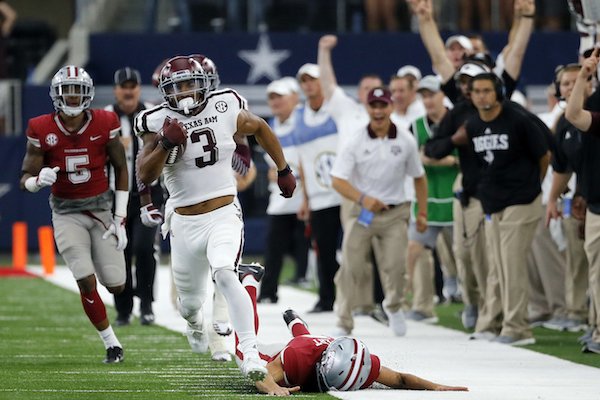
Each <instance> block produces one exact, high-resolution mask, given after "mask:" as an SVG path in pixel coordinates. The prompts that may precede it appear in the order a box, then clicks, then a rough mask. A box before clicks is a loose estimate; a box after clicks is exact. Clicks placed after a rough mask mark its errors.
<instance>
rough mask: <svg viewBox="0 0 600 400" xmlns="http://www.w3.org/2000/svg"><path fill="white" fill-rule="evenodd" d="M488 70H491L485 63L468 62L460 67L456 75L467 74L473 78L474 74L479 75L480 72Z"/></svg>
mask: <svg viewBox="0 0 600 400" xmlns="http://www.w3.org/2000/svg"><path fill="white" fill-rule="evenodd" d="M487 72H491V70H490V69H489V68H488V67H487V66H485V65H483V64H480V63H473V62H466V63H464V64H463V66H462V67H460V69H459V70H458V72H457V73H456V76H461V75H467V76H470V77H471V78H472V77H474V76H477V75H479V74H484V73H487Z"/></svg>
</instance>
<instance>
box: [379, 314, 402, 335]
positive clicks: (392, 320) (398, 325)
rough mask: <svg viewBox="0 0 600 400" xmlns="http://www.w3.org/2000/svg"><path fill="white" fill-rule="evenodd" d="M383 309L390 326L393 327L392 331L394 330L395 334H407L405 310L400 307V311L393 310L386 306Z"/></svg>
mask: <svg viewBox="0 0 600 400" xmlns="http://www.w3.org/2000/svg"><path fill="white" fill-rule="evenodd" d="M383 310H384V311H385V313H386V314H387V316H388V321H389V324H390V328H392V332H394V335H396V336H404V335H406V318H405V317H404V311H402V309H401V308H400V309H398V311H395V312H391V311H390V310H388V309H387V308H385V307H384V308H383Z"/></svg>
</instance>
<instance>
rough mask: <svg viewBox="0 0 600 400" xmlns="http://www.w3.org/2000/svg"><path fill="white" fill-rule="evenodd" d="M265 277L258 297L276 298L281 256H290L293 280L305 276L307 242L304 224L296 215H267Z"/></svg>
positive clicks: (281, 262) (281, 263)
mask: <svg viewBox="0 0 600 400" xmlns="http://www.w3.org/2000/svg"><path fill="white" fill-rule="evenodd" d="M268 224H269V227H268V233H267V249H266V250H267V251H266V254H265V276H264V278H263V280H262V284H261V287H260V297H264V298H266V297H276V296H277V287H278V285H279V275H280V274H281V267H282V265H283V256H284V255H285V254H290V255H291V256H293V257H294V261H295V263H296V273H295V275H294V279H296V280H297V279H299V278H304V277H305V276H306V267H307V262H308V247H309V240H308V238H306V237H305V236H304V222H302V221H299V220H298V218H297V217H296V214H285V215H269V217H268Z"/></svg>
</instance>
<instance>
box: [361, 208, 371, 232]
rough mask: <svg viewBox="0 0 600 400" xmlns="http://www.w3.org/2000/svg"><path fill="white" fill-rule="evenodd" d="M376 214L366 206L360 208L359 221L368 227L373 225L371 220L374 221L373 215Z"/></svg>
mask: <svg viewBox="0 0 600 400" xmlns="http://www.w3.org/2000/svg"><path fill="white" fill-rule="evenodd" d="M374 215H375V214H374V213H373V212H372V211H369V210H367V209H366V208H362V209H361V210H360V214H358V223H359V224H361V225H362V226H364V227H365V228H368V227H369V226H370V225H371V221H373V216H374Z"/></svg>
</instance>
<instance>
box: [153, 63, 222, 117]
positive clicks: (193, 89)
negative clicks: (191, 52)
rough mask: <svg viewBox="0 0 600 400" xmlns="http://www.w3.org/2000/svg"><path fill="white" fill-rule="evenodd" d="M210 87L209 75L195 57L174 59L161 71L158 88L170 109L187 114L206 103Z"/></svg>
mask: <svg viewBox="0 0 600 400" xmlns="http://www.w3.org/2000/svg"><path fill="white" fill-rule="evenodd" d="M210 86H211V84H210V80H209V77H208V74H207V73H206V72H205V70H204V68H203V67H202V64H201V63H200V62H199V61H198V60H197V59H196V58H194V57H193V56H177V57H173V58H171V59H169V60H168V61H167V62H166V63H165V65H164V66H163V68H162V70H161V71H160V78H159V84H158V88H159V90H160V92H161V94H162V95H163V97H164V98H165V100H166V101H167V104H168V106H169V108H171V109H173V110H176V111H180V112H183V113H185V114H189V112H190V110H192V109H194V108H196V107H198V106H199V105H200V104H201V103H202V102H203V101H204V99H205V97H206V94H207V93H208V92H209V91H210Z"/></svg>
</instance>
